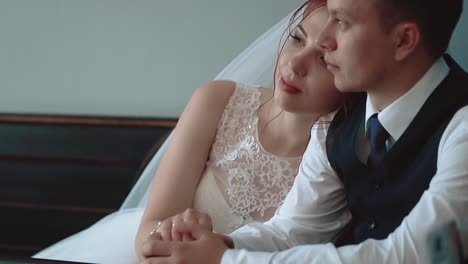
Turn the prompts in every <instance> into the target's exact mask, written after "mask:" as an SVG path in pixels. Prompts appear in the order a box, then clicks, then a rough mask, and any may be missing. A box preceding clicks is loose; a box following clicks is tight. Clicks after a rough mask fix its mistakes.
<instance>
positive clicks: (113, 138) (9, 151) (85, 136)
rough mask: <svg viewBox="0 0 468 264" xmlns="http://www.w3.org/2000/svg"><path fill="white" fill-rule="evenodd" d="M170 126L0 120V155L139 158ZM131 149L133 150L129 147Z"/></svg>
mask: <svg viewBox="0 0 468 264" xmlns="http://www.w3.org/2000/svg"><path fill="white" fill-rule="evenodd" d="M168 131H170V128H150V127H139V128H138V129H136V128H133V127H119V128H115V127H103V126H77V125H46V124H5V123H3V124H1V123H0V140H1V141H2V144H0V155H2V156H12V157H22V156H25V157H37V158H56V159H58V158H61V159H75V160H76V159H78V160H107V161H108V160H130V161H136V162H139V161H141V159H143V157H144V155H145V154H146V152H145V151H142V150H146V151H148V147H150V146H152V145H153V144H156V143H157V139H158V138H160V137H162V136H164V135H165V134H167V133H168ZM133 150H135V151H133Z"/></svg>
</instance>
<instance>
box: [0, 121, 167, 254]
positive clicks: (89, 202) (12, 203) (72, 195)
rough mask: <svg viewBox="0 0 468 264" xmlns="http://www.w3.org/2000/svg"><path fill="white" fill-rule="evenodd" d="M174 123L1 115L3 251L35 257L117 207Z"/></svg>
mask: <svg viewBox="0 0 468 264" xmlns="http://www.w3.org/2000/svg"><path fill="white" fill-rule="evenodd" d="M175 123H176V120H158V119H133V118H102V117H75V116H35V115H2V114H0V140H1V141H2V144H0V216H1V217H0V255H10V256H30V255H31V254H33V253H35V252H36V251H38V250H40V249H42V248H44V247H46V246H48V245H50V244H52V243H54V242H56V241H58V240H61V239H63V238H65V237H67V236H69V235H71V234H74V233H76V232H79V231H81V230H83V229H84V228H86V227H89V226H90V225H92V224H93V223H95V222H96V221H98V220H99V219H101V218H102V217H104V216H105V215H107V214H109V213H111V212H113V211H115V210H117V209H118V208H119V207H120V205H121V203H122V202H123V200H124V198H125V197H126V196H127V194H128V192H129V191H130V189H131V187H132V186H133V184H134V183H135V182H136V180H137V178H138V177H139V173H141V166H142V164H144V163H145V159H144V158H145V157H147V155H148V152H153V151H155V150H157V149H158V148H159V145H160V143H161V142H162V141H163V140H164V139H165V137H166V136H167V135H168V133H169V132H170V131H171V130H172V128H173V127H174V126H175Z"/></svg>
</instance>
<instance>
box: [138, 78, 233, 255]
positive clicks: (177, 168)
mask: <svg viewBox="0 0 468 264" xmlns="http://www.w3.org/2000/svg"><path fill="white" fill-rule="evenodd" d="M234 89H235V83H233V82H231V81H211V82H208V83H207V84H205V85H203V86H202V87H200V88H199V89H197V90H196V91H195V92H194V94H193V95H192V98H191V99H190V101H189V103H188V104H187V106H186V107H185V110H184V112H183V113H182V115H181V116H180V118H179V121H178V122H177V125H176V127H175V129H174V133H173V137H172V140H171V142H170V143H169V146H168V148H167V150H166V152H165V154H164V156H163V157H162V159H161V163H160V165H159V167H158V170H157V171H156V174H155V176H154V179H153V183H152V187H151V193H150V196H149V199H148V204H147V206H146V208H145V212H144V214H143V217H142V220H141V223H140V226H139V229H138V233H137V236H136V240H135V248H136V253H137V256H138V257H139V258H140V256H141V246H142V243H143V242H144V241H145V240H146V239H147V237H148V235H149V233H150V232H151V231H152V230H153V229H154V228H155V227H156V226H157V223H158V221H161V220H164V219H166V218H168V217H170V216H173V215H176V214H178V213H180V212H183V211H184V210H185V209H187V208H190V207H192V204H193V198H194V194H195V191H196V188H197V185H198V183H199V181H200V177H201V175H202V174H203V171H204V169H205V165H206V162H207V160H208V156H209V152H210V149H211V145H212V143H213V141H214V138H215V136H216V129H217V126H218V122H219V120H220V118H221V116H222V114H223V111H224V108H225V107H226V104H227V102H228V101H229V98H230V96H231V95H232V93H233V91H234Z"/></svg>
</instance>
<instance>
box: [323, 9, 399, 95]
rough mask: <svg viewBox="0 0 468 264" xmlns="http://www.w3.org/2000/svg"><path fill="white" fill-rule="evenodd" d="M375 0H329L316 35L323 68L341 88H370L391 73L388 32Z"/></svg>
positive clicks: (390, 39)
mask: <svg viewBox="0 0 468 264" xmlns="http://www.w3.org/2000/svg"><path fill="white" fill-rule="evenodd" d="M375 1H377V0H329V1H328V3H327V6H328V11H329V13H330V16H329V19H328V22H327V24H326V26H325V28H324V29H323V30H322V32H321V33H320V34H319V36H318V37H317V42H318V44H319V45H320V46H321V47H322V50H323V52H324V54H325V61H326V62H327V68H328V70H330V71H331V72H332V73H333V75H334V82H335V85H336V87H337V88H338V89H339V90H340V91H342V92H355V91H371V90H372V89H378V88H376V87H378V86H379V85H380V84H382V83H383V82H385V80H386V79H387V78H389V77H390V76H391V72H390V70H389V65H390V63H391V61H392V60H393V42H392V34H391V32H387V31H385V30H384V29H383V27H382V26H381V20H380V17H379V15H380V13H379V12H378V10H377V8H376V3H375Z"/></svg>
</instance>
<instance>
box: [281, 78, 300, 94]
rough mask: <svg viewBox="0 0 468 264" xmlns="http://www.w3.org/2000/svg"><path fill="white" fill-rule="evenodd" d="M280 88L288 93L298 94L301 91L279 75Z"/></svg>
mask: <svg viewBox="0 0 468 264" xmlns="http://www.w3.org/2000/svg"><path fill="white" fill-rule="evenodd" d="M280 88H281V90H283V91H285V92H287V93H289V94H299V93H302V91H301V90H299V89H298V88H297V87H295V86H294V85H291V84H289V83H287V82H286V81H285V80H284V79H283V77H280Z"/></svg>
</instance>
